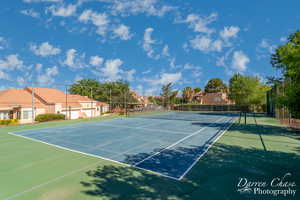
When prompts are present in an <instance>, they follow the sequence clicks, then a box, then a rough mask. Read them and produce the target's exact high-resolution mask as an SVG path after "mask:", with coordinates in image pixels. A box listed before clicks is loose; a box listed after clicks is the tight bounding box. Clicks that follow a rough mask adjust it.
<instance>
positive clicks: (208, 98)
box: [193, 91, 235, 105]
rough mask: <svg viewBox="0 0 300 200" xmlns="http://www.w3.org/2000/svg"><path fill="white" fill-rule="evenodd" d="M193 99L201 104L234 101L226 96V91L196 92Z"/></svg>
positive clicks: (221, 103)
mask: <svg viewBox="0 0 300 200" xmlns="http://www.w3.org/2000/svg"><path fill="white" fill-rule="evenodd" d="M193 100H194V101H196V102H198V103H199V104H202V105H233V104H235V103H234V101H232V100H230V99H229V98H228V95H227V93H225V92H217V93H205V92H202V91H201V92H198V93H196V94H195V95H194V97H193Z"/></svg>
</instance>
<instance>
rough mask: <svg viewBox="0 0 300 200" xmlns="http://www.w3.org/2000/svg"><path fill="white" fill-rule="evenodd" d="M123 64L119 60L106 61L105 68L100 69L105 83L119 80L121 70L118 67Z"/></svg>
mask: <svg viewBox="0 0 300 200" xmlns="http://www.w3.org/2000/svg"><path fill="white" fill-rule="evenodd" d="M122 64H123V61H122V60H120V59H114V60H107V61H106V62H105V66H104V67H103V68H101V70H100V71H101V72H102V73H103V74H102V76H103V77H104V78H105V80H106V81H116V80H119V79H121V78H122V77H121V75H120V73H121V72H122V70H121V69H120V66H121V65H122Z"/></svg>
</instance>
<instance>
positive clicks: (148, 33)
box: [143, 28, 160, 60]
mask: <svg viewBox="0 0 300 200" xmlns="http://www.w3.org/2000/svg"><path fill="white" fill-rule="evenodd" d="M153 31H154V29H153V28H147V29H146V30H145V33H144V41H143V49H144V51H145V52H146V53H147V56H148V57H149V58H153V59H155V60H157V59H159V57H160V56H159V55H154V49H153V47H152V45H154V44H155V43H156V41H155V40H153V39H152V38H151V37H152V33H153Z"/></svg>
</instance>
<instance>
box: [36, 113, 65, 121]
mask: <svg viewBox="0 0 300 200" xmlns="http://www.w3.org/2000/svg"><path fill="white" fill-rule="evenodd" d="M62 119H65V115H64V114H40V115H38V116H36V117H35V121H38V122H47V121H54V120H62Z"/></svg>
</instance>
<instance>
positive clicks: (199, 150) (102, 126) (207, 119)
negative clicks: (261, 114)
mask: <svg viewBox="0 0 300 200" xmlns="http://www.w3.org/2000/svg"><path fill="white" fill-rule="evenodd" d="M236 116H237V115H235V114H228V113H226V114H224V113H197V112H191V113H182V112H170V113H159V114H158V113H157V114H151V115H138V116H136V117H132V118H130V117H124V118H118V119H113V120H108V121H102V122H90V123H84V124H74V125H67V126H60V127H52V128H41V129H35V130H25V131H19V132H13V133H10V134H13V135H17V136H20V137H25V138H27V139H31V140H35V141H39V142H44V143H47V144H49V145H54V146H56V147H59V148H63V149H68V150H71V151H75V152H79V153H83V154H88V155H91V156H95V157H99V158H103V159H107V160H110V161H113V162H118V163H122V164H124V165H130V166H132V167H135V168H139V169H144V170H147V171H151V172H154V173H157V174H160V175H162V176H166V177H169V178H173V179H177V180H180V179H182V178H183V177H184V176H185V175H186V174H187V173H188V172H189V170H191V168H192V167H193V166H194V164H195V163H196V162H197V161H198V160H199V159H200V158H201V157H202V156H203V155H204V154H205V153H206V151H207V150H208V149H209V147H210V146H211V145H212V144H213V143H214V142H215V141H216V140H217V139H218V138H219V137H220V136H221V135H222V134H223V133H224V132H225V131H226V130H227V129H228V128H229V127H230V125H231V124H232V123H233V121H234V120H235V118H236Z"/></svg>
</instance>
